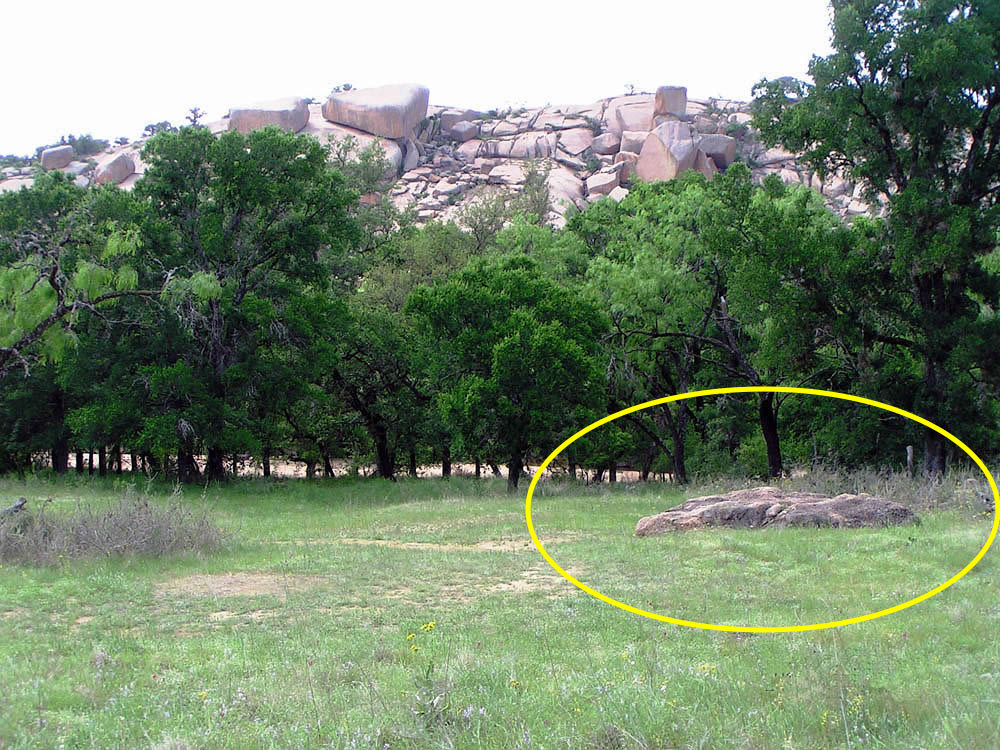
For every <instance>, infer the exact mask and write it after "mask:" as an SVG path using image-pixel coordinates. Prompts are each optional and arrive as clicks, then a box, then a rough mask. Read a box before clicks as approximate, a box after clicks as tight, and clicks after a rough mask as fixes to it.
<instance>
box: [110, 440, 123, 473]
mask: <svg viewBox="0 0 1000 750" xmlns="http://www.w3.org/2000/svg"><path fill="white" fill-rule="evenodd" d="M111 455H112V457H113V461H114V465H115V474H117V475H118V476H121V474H122V447H121V446H120V445H116V446H115V447H114V448H112V449H111Z"/></svg>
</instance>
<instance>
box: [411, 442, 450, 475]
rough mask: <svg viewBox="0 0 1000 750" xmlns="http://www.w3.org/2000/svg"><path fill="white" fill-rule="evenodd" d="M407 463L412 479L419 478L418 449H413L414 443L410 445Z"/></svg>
mask: <svg viewBox="0 0 1000 750" xmlns="http://www.w3.org/2000/svg"><path fill="white" fill-rule="evenodd" d="M407 461H408V463H409V466H407V469H408V471H409V474H410V476H411V477H416V476H417V449H416V448H414V447H413V443H412V442H411V443H410V446H409V453H408V455H407ZM441 473H442V474H443V473H444V471H443V470H442V472H441Z"/></svg>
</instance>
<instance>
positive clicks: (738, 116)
mask: <svg viewBox="0 0 1000 750" xmlns="http://www.w3.org/2000/svg"><path fill="white" fill-rule="evenodd" d="M751 120H753V115H749V114H747V113H746V112H734V113H733V114H731V115H729V122H735V123H736V124H738V125H749V124H750V121H751Z"/></svg>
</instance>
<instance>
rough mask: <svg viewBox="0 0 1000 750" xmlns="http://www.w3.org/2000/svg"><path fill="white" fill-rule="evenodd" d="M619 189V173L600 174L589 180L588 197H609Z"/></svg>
mask: <svg viewBox="0 0 1000 750" xmlns="http://www.w3.org/2000/svg"><path fill="white" fill-rule="evenodd" d="M616 187H618V172H611V173H608V172H598V173H597V174H595V175H594V176H592V177H588V178H587V195H593V194H594V193H598V194H600V195H607V194H608V193H610V192H611V191H612V190H614V189H615V188H616Z"/></svg>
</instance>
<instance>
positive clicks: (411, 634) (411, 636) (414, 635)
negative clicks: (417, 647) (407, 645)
mask: <svg viewBox="0 0 1000 750" xmlns="http://www.w3.org/2000/svg"><path fill="white" fill-rule="evenodd" d="M416 637H417V634H416V633H410V634H409V635H408V636H406V640H408V641H412V640H413V639H414V638H416Z"/></svg>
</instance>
